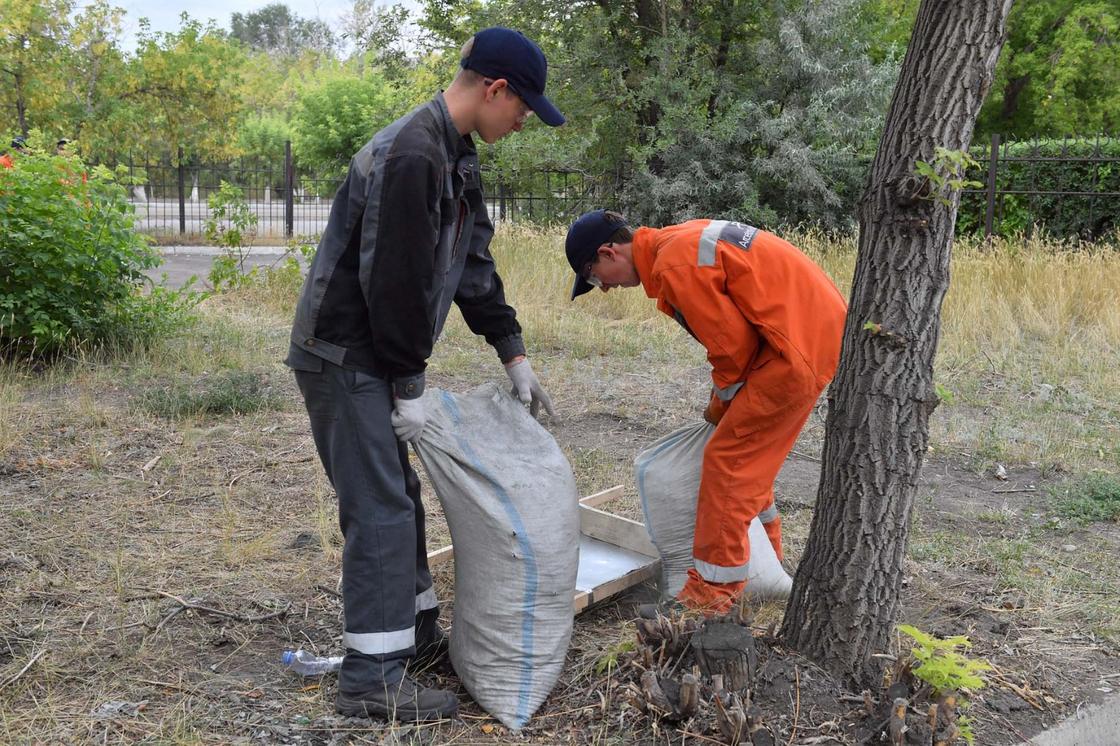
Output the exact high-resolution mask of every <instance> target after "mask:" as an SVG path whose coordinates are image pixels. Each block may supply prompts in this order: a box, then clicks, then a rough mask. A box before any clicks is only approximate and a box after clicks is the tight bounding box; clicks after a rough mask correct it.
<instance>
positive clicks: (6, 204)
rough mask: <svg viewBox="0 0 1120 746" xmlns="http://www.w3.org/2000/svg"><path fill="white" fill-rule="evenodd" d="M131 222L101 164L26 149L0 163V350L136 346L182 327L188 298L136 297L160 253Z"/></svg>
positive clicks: (165, 293) (172, 294) (171, 294)
mask: <svg viewBox="0 0 1120 746" xmlns="http://www.w3.org/2000/svg"><path fill="white" fill-rule="evenodd" d="M134 222H135V215H134V213H133V211H132V207H131V205H129V203H128V201H127V199H126V196H125V191H124V188H123V187H121V186H120V185H119V184H117V183H115V182H114V180H113V176H112V174H111V173H110V172H109V171H108V169H106V168H104V167H100V166H99V167H97V168H94V169H92V170H89V171H88V172H87V170H86V167H85V166H84V164H83V163H82V162H81V161H80V160H79V159H78V158H76V157H64V156H54V155H44V154H39V153H28V154H23V155H20V156H18V157H17V159H16V163H15V167H14V168H10V169H8V168H0V267H2V269H0V351H2V352H3V354H4V355H5V356H8V355H15V356H28V355H53V354H55V353H57V352H59V351H61V350H63V349H64V348H67V347H69V346H72V345H76V344H85V343H93V344H102V343H106V342H114V343H118V344H125V345H129V344H136V343H140V344H143V343H145V342H147V341H150V340H151V339H153V338H154V337H157V336H161V335H166V334H170V333H172V332H174V331H175V330H176V329H178V328H181V327H182V326H183V325H185V324H186V323H188V321H189V320H190V318H191V309H192V307H193V305H194V304H195V303H196V302H197V296H195V295H194V294H191V293H187V292H183V291H171V290H168V289H157V290H156V291H155V292H153V293H151V294H148V295H144V294H142V292H141V290H142V283H143V282H144V281H145V280H146V277H145V275H144V270H146V269H150V268H153V267H155V266H157V265H158V264H159V256H158V254H157V253H156V251H155V250H154V249H153V248H152V247H151V246H149V245H148V242H147V239H146V238H144V237H143V236H141V235H140V234H139V233H136V232H135V231H134V230H133V223H134Z"/></svg>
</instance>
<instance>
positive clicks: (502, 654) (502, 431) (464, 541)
mask: <svg viewBox="0 0 1120 746" xmlns="http://www.w3.org/2000/svg"><path fill="white" fill-rule="evenodd" d="M424 398H425V400H426V402H425V403H426V404H427V407H428V412H429V417H428V422H427V424H426V425H425V427H424V432H423V434H422V435H421V437H420V440H419V441H418V442H417V443H416V452H417V453H418V454H419V456H420V460H421V462H422V463H423V464H424V468H425V470H426V471H427V472H428V476H429V478H430V479H431V481H432V486H433V487H434V488H435V492H436V495H437V497H439V501H440V504H441V505H442V506H443V512H444V515H445V516H446V517H447V525H448V528H450V530H451V541H452V544H453V545H454V547H455V620H454V623H453V624H452V626H451V663H452V665H453V666H454V667H455V672H456V673H458V674H459V678H460V680H461V681H462V682H463V686H464V687H466V689H467V691H468V692H470V694H471V696H472V697H473V698H474V700H475V701H476V702H478V704H479V705H481V706H482V707H483V708H485V709H486V711H487V712H489V713H490V714H491V715H493V716H494V717H496V718H497V719H498V720H500V721H502V723H503V724H504V725H505V726H506V727H508V728H510V729H511V730H515V731H516V730H519V729H520V728H522V727H523V726H524V725H525V724H526V723H527V722H528V721H529V718H530V717H532V715H533V713H534V712H536V711H537V708H538V707H540V705H541V703H542V702H543V701H544V700H545V698H546V697H548V694H549V692H551V691H552V688H553V687H554V686H555V685H556V681H557V679H558V678H559V676H560V671H561V669H562V668H563V666H564V659H565V656H566V655H567V652H568V643H569V642H570V640H571V634H572V623H573V617H574V615H573V607H572V600H573V598H574V597H575V587H576V570H577V569H578V567H579V493H578V492H577V490H576V482H575V478H574V476H573V475H572V468H571V465H570V464H569V463H568V460H567V458H565V456H564V454H563V452H562V451H561V450H560V447H559V446H558V445H557V444H556V441H555V440H554V439H553V438H552V436H551V435H550V434H549V433H548V431H547V430H545V429H544V428H543V427H541V425H540V424H539V423H538V422H537V421H536V420H535V419H533V417H532V416H531V415H530V414H529V412H528V411H527V410H526V409H525V406H524V405H523V404H521V402H519V401H518V400H517V399H515V398H514V397H513V396H511V395H510V394H508V393H507V392H505V391H504V390H501V389H499V388H498V387H497V386H496V385H493V384H488V385H485V386H480V387H478V388H476V389H475V390H473V391H471V392H470V393H469V394H467V395H465V396H459V395H455V394H451V393H448V392H446V391H440V390H438V389H432V390H429V391H428V392H427V393H425V394H424Z"/></svg>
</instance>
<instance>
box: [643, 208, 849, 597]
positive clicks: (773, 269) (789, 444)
mask: <svg viewBox="0 0 1120 746" xmlns="http://www.w3.org/2000/svg"><path fill="white" fill-rule="evenodd" d="M633 257H634V264H635V267H636V268H637V271H638V277H639V279H640V280H641V282H642V287H643V288H644V289H645V291H646V295H648V296H649V297H650V298H654V299H655V300H656V301H657V307H658V308H659V309H660V310H661V311H663V312H664V313H666V314H668V315H669V316H672V317H673V318H675V319H676V320H677V321H678V322H679V323H680V324H681V325H682V326H684V328H685V329H686V330H687V331H688V332H689V333H690V334H691V335H692V336H693V337H695V338H696V339H697V341H699V342H700V344H702V345H704V347H705V348H706V349H707V351H708V361H709V362H710V363H711V365H712V383H713V396H712V403H711V405H710V406H709V413H710V414H711V415H714V416H713V417H712V418H711V419H713V420H715V421H717V422H718V424H717V425H716V429H715V432H714V433H713V434H712V438H711V440H709V441H708V444H707V446H706V447H705V449H704V464H703V468H702V473H701V479H700V495H699V499H698V501H697V505H696V533H695V538H694V542H693V568H692V569H690V570H689V571H688V581H687V583H686V584H685V586H684V589H683V590H682V591H681V593H680V594H679V595H678V597H677V598H678V599H679V600H680V601H682V602H683V603H684V604H685V605H686V606H689V607H692V608H701V609H707V610H711V611H715V612H724V611H727V610H728V609H730V607H731V605H732V602H733V601H734V600H735V599H736V598H737V597H738V596H739V595H740V594H741V593H742V592H743V589H744V586H745V585H746V578H747V560H748V559H749V558H750V543H749V540H748V539H747V527H748V525H749V524H750V522H751V520H752V519H753V518H754V517H755V516H758V517H759V518H760V521H761V522H762V523H763V525H764V527H765V528H766V533H767V535H768V536H769V538H770V542H771V544H772V545H773V546H774V551H775V552H776V553H777V555H778V557H779V559H780V558H781V557H782V545H781V519H780V518H779V516H778V512H777V510H776V508H775V507H774V479H775V478H776V477H777V475H778V471H779V469H781V466H782V462H784V461H785V458H786V456H788V455H789V452H790V450H791V449H792V448H793V445H794V443H795V442H796V440H797V435H798V433H800V432H801V428H802V427H803V426H804V425H805V421H806V420H807V419H808V418H809V414H810V412H812V409H813V406H814V405H815V404H816V401H817V398H818V397H819V396H820V393H821V391H823V390H824V388H825V386H827V385H828V382H829V381H830V380H832V377H833V375H835V373H836V366H837V364H838V362H839V359H840V342H841V338H842V335H843V330H844V317H845V315H846V313H847V303H846V302H845V300H844V298H843V296H842V295H841V294H840V291H839V290H838V289H837V288H836V285H834V284H833V282H832V280H831V279H829V277H828V275H826V274H825V273H824V271H823V270H822V269H821V268H820V267H818V266H817V265H816V264H814V263H813V261H812V260H810V259H809V258H808V257H807V256H805V255H804V254H803V253H802V252H801V251H800V250H798V249H797V248H796V247H794V246H793V245H792V244H790V243H789V242H787V241H784V240H783V239H781V238H779V237H777V236H775V235H773V234H771V233H767V232H765V231H761V230H758V229H756V228H754V227H752V226H749V225H744V224H742V223H734V222H728V221H724V220H692V221H689V222H687V223H682V224H680V225H674V226H669V227H667V228H662V229H654V228H639V229H638V230H637V231H636V232H635V234H634V240H633Z"/></svg>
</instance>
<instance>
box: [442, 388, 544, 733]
mask: <svg viewBox="0 0 1120 746" xmlns="http://www.w3.org/2000/svg"><path fill="white" fill-rule="evenodd" d="M440 395H441V398H442V400H443V405H444V409H446V410H447V413H448V414H449V415H450V416H451V421H452V422H454V423H455V424H456V425H458V424H460V423H461V421H462V416H461V414H460V412H459V405H458V404H456V403H455V399H454V397H452V396H451V394H449V393H448V392H446V391H441V392H440ZM455 442H456V443H457V444H458V446H459V448H460V449H461V450H462V451H463V455H464V456H466V457H467V460H468V461H469V462H470V465H471V466H473V467H474V469H475V471H477V472H478V475H479V476H480V477H482V479H484V480H485V481H487V482H489V483H490V486H491V487H493V488H494V491H495V492H496V493H497V495H498V499H499V500H500V502H501V504H502V508H503V509H504V510H505V511H506V517H508V518H509V521H510V523H511V524H512V525H513V530H514V531H516V532H517V545H518V548H519V549H520V550H521V553H522V556H523V558H524V560H525V576H524V578H523V585H524V588H523V591H524V598H523V599H522V602H521V606H522V608H523V609H526V610H530V612H531V610H532V609H533V607H534V605H535V603H536V600H537V585H538V583H539V575H538V572H537V557H536V555H535V554H534V553H533V547H532V545H530V544H529V537H528V535H527V534H526V531H525V524H524V523H522V521H521V516H520V514H518V512H517V508H516V507H515V506H514V504H513V499H512V498H511V497H510V496H509V493H508V492H506V490H505V488H503V487H502V485H501V484H500V483H499V482H498V480H497V479H495V478H494V477H492V476H491V475H490V472H488V471H487V470H486V468H485V467H484V466H483V465H482V460H481V459H480V458H479V457H478V454H477V453H476V452H475V450H474V448H473V447H471V444H470V443H468V442H467V441H466V439H465V438H463V437H462V436H461V435H459V434H458V431H457V430H456V434H455ZM533 635H534V629H533V614H532V613H524V614H522V621H521V639H522V641H523V643H524V645H525V648H526V652H525V655H524V656H523V657H522V659H521V662H520V663H521V691H520V692H519V693H518V696H517V725H518V727H521V726H523V725H525V724H526V723H528V722H529V716H530V715H531V713H530V711H529V695H530V693H531V692H530V688H531V687H532V684H533V663H532V656H533Z"/></svg>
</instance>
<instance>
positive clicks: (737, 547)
mask: <svg viewBox="0 0 1120 746" xmlns="http://www.w3.org/2000/svg"><path fill="white" fill-rule="evenodd" d="M816 400H817V399H816V396H815V395H814V396H812V397H806V400H805V401H803V402H801V403H800V404H799V405H796V406H791V407H787V408H785V409H784V410H782V411H779V412H774V413H769V414H766V415H760V414H759V413H758V412H757V411H755V410H753V408H752V406H751V404H752V402H751V401H750V400H747V399H746V397H742V396H737V397H736V398H735V400H734V401H732V403H731V406H730V407H728V409H727V412H726V413H725V414H724V416H723V417H722V419H721V420H720V423H719V424H718V425H717V426H716V430H715V432H714V433H713V434H712V438H711V440H709V441H708V445H707V447H705V449H704V466H703V472H702V474H701V478H700V495H699V499H698V500H697V504H696V534H695V538H694V540H693V547H692V554H693V568H692V569H690V570H689V571H688V581H687V582H686V583H685V586H684V588H683V589H682V590H681V592H680V593H679V594H678V595H677V598H678V600H680V601H681V602H682V603H684V604H685V605H686V606H689V607H691V608H697V609H708V610H712V611H714V612H718V613H722V612H725V611H727V610H729V609H730V608H731V605H732V603H733V602H734V601H735V599H736V598H738V596H739V595H740V594H741V593H742V592H743V589H744V587H745V585H746V578H747V561H748V560H749V559H750V540H749V539H748V538H747V527H748V526H749V525H750V522H751V519H753V518H754V517H755V516H759V517H760V519H761V518H762V517H763V514H764V513H766V515H765V518H767V519H769V520H768V521H767V522H766V523H764V528H765V529H766V534H767V536H768V537H770V543H771V544H772V545H773V546H774V551H775V553H777V554H778V557H779V558H781V556H782V553H781V542H782V540H781V519H780V518H779V517H778V515H777V510H773V511H772V512H769V513H767V510H768V509H772V508H773V507H774V479H775V478H776V477H777V476H778V471H779V470H780V469H781V468H782V463H783V462H784V461H785V459H786V456H788V455H789V452H790V451H791V450H792V449H793V445H794V443H796V442H797V436H798V434H799V433H800V432H801V428H802V427H804V425H805V421H806V420H808V419H809V414H810V413H811V412H812V411H813V405H814V404H816Z"/></svg>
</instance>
